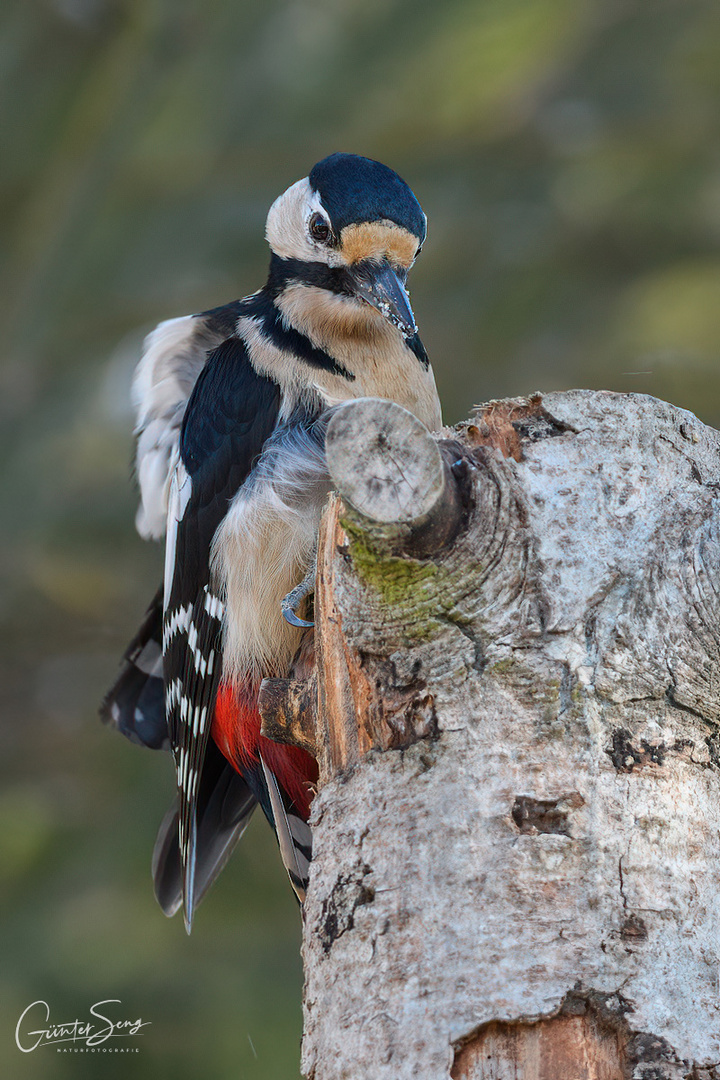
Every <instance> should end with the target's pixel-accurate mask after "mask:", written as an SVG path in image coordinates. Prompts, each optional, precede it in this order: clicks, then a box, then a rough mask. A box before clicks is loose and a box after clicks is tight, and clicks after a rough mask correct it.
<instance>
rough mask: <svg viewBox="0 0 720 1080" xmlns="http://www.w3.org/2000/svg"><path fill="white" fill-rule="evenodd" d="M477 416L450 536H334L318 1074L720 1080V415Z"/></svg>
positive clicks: (310, 951)
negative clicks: (416, 544) (704, 419)
mask: <svg viewBox="0 0 720 1080" xmlns="http://www.w3.org/2000/svg"><path fill="white" fill-rule="evenodd" d="M461 429H462V430H461V431H460V432H459V433H456V436H455V437H456V438H459V439H461V441H463V443H464V446H465V450H464V460H465V465H464V466H460V467H459V468H458V469H456V474H457V476H458V477H459V484H460V488H461V489H463V490H464V495H465V497H466V499H467V495H468V493H469V494H470V496H471V505H470V506H469V508H468V515H467V518H466V520H465V521H464V523H463V525H462V528H461V529H460V532H459V534H458V535H457V536H456V537H455V539H454V540H453V541H452V542H451V543H450V544H449V545H446V546H445V547H444V548H443V549H442V550H441V551H440V552H439V553H437V552H436V553H435V554H433V555H432V557H431V558H429V559H428V558H426V559H421V560H418V559H411V558H406V557H404V555H403V554H402V552H400V553H399V554H398V550H397V546H398V543H400V545H401V546H402V542H404V541H402V538H401V540H400V541H396V542H395V550H394V554H388V552H389V550H390V548H391V547H392V544H391V543H390V542H389V541H388V539H387V535H386V534H385V533H383V531H382V529H383V528H384V526H383V527H382V528H381V527H379V526H378V527H377V528H376V526H375V525H374V524H373V522H372V520H370V519H369V518H363V516H362V515H359V514H357V513H353V511H352V507H348V508H346V509H345V510H343V509H342V508H341V510H340V517H341V520H342V522H343V523H344V525H345V527H346V528H347V530H348V533H349V536H350V539H349V542H347V543H346V542H345V541H346V536H345V535H344V533H343V531H342V529H341V527H340V526H339V525H335V526H333V525H332V523H331V525H330V527H329V532H327V531H326V534H325V539H324V548H323V541H321V558H320V561H321V573H320V580H319V584H318V597H317V604H318V607H319V608H320V611H319V613H318V616H317V620H318V633H321V632H324V631H323V626H324V625H326V626H332V627H334V630H333V631H332V632H334V633H336V636H337V634H339V635H340V638H341V647H340V653H338V655H341V657H342V659H341V661H337V657H336V659H335V660H334V661H333V660H332V658H331V659H330V660H327V659H325V660H323V658H322V656H321V658H320V671H319V679H320V681H321V683H322V681H323V679H325V682H326V686H325V691H324V693H325V698H323V690H322V687H321V701H324V709H325V714H324V715H323V716H321V717H320V721H319V735H320V739H321V741H322V743H323V745H322V752H321V768H322V776H321V787H320V791H319V794H318V796H317V798H316V800H315V804H314V809H313V825H314V838H315V839H314V858H313V863H312V872H311V881H310V888H309V892H308V898H307V902H306V905H305V909H304V923H305V932H304V946H303V955H304V961H305V975H306V986H305V1002H304V1007H305V1034H304V1042H303V1071H304V1075H305V1076H306V1077H308V1078H310V1080H448V1078H449V1077H451V1076H452V1077H456V1078H459V1077H464V1078H468V1080H469V1078H473V1080H478V1078H486V1080H490V1078H492V1080H566V1078H567V1080H574V1078H581V1080H592V1078H598V1080H619V1078H620V1077H632V1078H635V1080H640V1078H642V1080H680V1078H688V1077H690V1078H692V1080H717V1078H720V1065H718V1063H719V1062H720V992H719V976H720V733H719V731H718V721H719V720H720V665H719V663H718V660H719V651H720V505H719V503H718V490H719V488H720V435H719V434H718V432H716V431H714V430H712V429H709V428H707V427H705V426H704V425H703V424H702V423H700V422H699V421H698V420H697V419H696V418H695V417H694V416H693V415H691V414H690V413H687V412H684V411H683V410H681V409H678V408H675V407H673V406H671V405H667V404H665V403H663V402H660V401H657V400H655V399H652V398H649V397H644V396H640V395H618V394H611V393H594V392H585V391H577V392H572V393H564V394H550V395H548V396H546V397H545V398H544V399H543V400H542V402H540V400H539V398H535V399H531V400H530V401H529V402H509V403H508V402H506V403H495V404H493V405H492V406H489V407H486V408H485V410H481V411H480V412H479V413H478V415H477V417H476V418H475V419H474V420H473V421H471V422H469V423H468V424H466V425H461ZM446 434H448V433H446ZM483 443H484V444H485V445H482V444H483ZM490 444H492V445H490ZM498 448H499V449H498ZM451 449H452V447H451ZM502 451H504V453H503V452H502ZM505 455H509V456H505ZM453 456H455V455H452V454H451V455H450V458H452V457H453ZM450 458H448V457H447V454H446V462H447V461H448V460H450ZM357 468H367V464H364V465H358V466H357ZM336 481H338V478H337V476H336ZM338 486H339V488H340V490H341V493H342V490H343V481H342V478H340V480H339V481H338ZM323 551H324V552H325V555H324V565H323ZM323 575H324V576H323ZM323 620H325V622H323ZM328 632H330V631H328ZM326 652H327V653H328V655H329V653H330V652H332V648H331V647H330V646H328V647H327V649H326ZM336 652H337V649H336ZM338 663H342V664H344V665H345V667H343V670H342V672H340V670H339V668H338ZM324 664H325V665H326V666H327V670H326V671H325V674H323V665H324ZM328 695H329V697H330V698H333V697H334V700H335V704H334V705H333V703H332V702H330V703H329V704H328ZM338 702H340V704H339V705H338ZM343 702H344V704H343ZM343 709H344V710H345V717H344V720H342V718H341V722H339V721H338V719H337V716H338V710H340V712H342V710H343ZM333 710H334V712H333ZM355 715H357V717H358V725H359V729H360V735H359V736H358V738H357V739H356V740H355V743H352V738H350V741H349V742H348V738H349V736H348V735H347V731H345V733H344V734H342V733H341V734H340V735H338V734H337V732H336V733H335V735H333V733H332V732H330V735H328V731H327V725H328V724H329V725H330V727H332V726H333V725H335V727H337V726H338V723H340V726H342V724H343V723H344V724H345V726H346V728H347V725H348V724H351V721H350V720H349V719H348V717H349V716H355ZM328 716H329V719H328ZM352 722H354V721H352ZM323 725H325V728H323ZM353 737H354V736H353ZM333 739H334V740H335V742H334V744H333V745H334V749H333V748H332V747H330V748H329V743H332V742H333ZM338 740H339V742H338ZM351 744H352V745H351ZM338 747H339V749H338ZM323 755H324V756H323Z"/></svg>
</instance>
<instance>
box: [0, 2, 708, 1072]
mask: <svg viewBox="0 0 720 1080" xmlns="http://www.w3.org/2000/svg"><path fill="white" fill-rule="evenodd" d="M0 86H1V87H2V91H1V93H0V102H1V105H0V107H1V110H2V142H1V144H0V170H1V171H2V178H1V181H0V191H1V193H2V208H1V210H0V213H1V215H2V218H1V220H2V234H3V242H2V246H1V250H0V274H1V276H2V282H1V287H0V312H1V315H0V317H1V318H2V335H1V336H2V344H3V350H2V352H3V362H2V373H1V378H0V414H1V415H2V435H1V450H0V452H1V454H2V466H1V470H2V471H1V483H2V491H1V505H2V508H3V512H2V522H1V524H0V529H1V530H2V531H1V533H0V548H1V562H0V578H1V581H2V594H1V598H0V616H1V619H2V630H1V633H2V650H1V653H0V656H1V657H2V666H3V672H2V678H1V679H0V693H1V694H2V699H3V704H2V710H3V711H2V726H1V728H0V739H1V740H2V743H1V746H2V754H1V757H0V760H1V766H0V767H1V768H2V773H3V789H2V794H0V890H1V891H0V902H1V904H2V920H3V921H2V942H1V953H0V991H1V993H0V1004H1V1011H0V1023H1V1035H0V1072H1V1074H2V1075H3V1076H7V1077H12V1078H19V1080H23V1078H26V1077H28V1078H35V1077H38V1078H40V1077H42V1078H43V1080H55V1078H58V1080H60V1078H65V1077H77V1076H80V1077H84V1076H88V1077H96V1076H108V1077H138V1078H145V1077H171V1076H172V1077H173V1078H176V1080H194V1078H196V1077H200V1076H202V1077H203V1078H207V1080H227V1078H240V1080H244V1078H248V1080H253V1078H256V1080H279V1078H282V1080H285V1078H292V1077H297V1075H298V1055H299V1039H300V1031H301V1015H300V993H301V968H300V962H299V957H298V949H299V942H300V920H299V915H298V911H297V909H296V906H295V904H294V902H293V899H292V897H291V895H290V891H289V889H288V888H287V886H286V884H285V881H284V880H283V873H282V871H281V869H280V866H279V860H278V857H277V855H276V851H275V847H274V843H273V841H272V839H271V836H270V833H269V830H268V829H267V827H266V826H265V825H264V823H263V822H262V821H260V820H259V819H258V820H257V821H256V822H255V823H254V824H253V827H252V829H251V832H250V835H249V836H248V837H247V838H246V840H245V842H244V843H243V844H242V847H241V849H239V850H238V852H237V854H236V856H235V858H234V860H233V862H232V865H231V866H230V867H229V868H228V870H227V871H226V872H225V873H224V875H223V876H222V879H221V881H220V882H219V883H218V885H217V887H216V888H215V889H214V890H213V893H212V894H211V896H210V897H209V898H208V900H207V901H206V903H205V904H204V905H203V907H202V908H201V909H200V912H199V914H198V917H197V920H196V926H195V929H194V932H193V935H192V938H191V939H188V938H187V937H186V935H185V933H184V930H183V927H182V924H181V923H180V922H179V921H178V920H177V919H176V920H172V921H168V920H166V919H165V918H164V917H163V916H162V915H161V913H160V911H159V909H157V908H156V906H155V903H154V900H153V898H152V892H151V885H150V878H149V859H150V852H151V849H152V844H153V840H154V835H155V831H156V828H157V825H158V822H159V820H160V818H161V816H162V813H163V812H164V810H165V808H166V805H167V804H168V803H169V801H170V798H171V794H172V775H171V768H170V761H169V759H166V758H165V757H163V756H158V755H153V754H151V753H150V752H143V751H141V750H138V749H136V748H134V747H132V746H130V745H129V744H127V743H126V742H124V740H122V739H121V738H119V737H118V736H116V735H114V733H112V732H110V731H107V730H105V729H103V728H102V727H101V726H100V724H99V722H98V721H97V718H96V706H97V702H98V700H99V699H100V697H101V695H102V693H103V691H104V689H105V687H106V685H107V684H108V682H109V681H110V680H111V679H112V678H113V675H114V672H115V668H116V662H117V658H118V655H119V653H120V652H121V650H122V648H123V647H124V645H125V643H126V640H127V639H128V637H129V636H130V635H131V633H132V632H133V630H134V628H135V624H136V622H137V621H138V618H139V616H140V614H141V612H142V610H143V608H144V604H145V602H146V601H147V600H148V599H149V597H150V595H151V593H152V591H153V590H154V587H155V585H156V583H157V581H158V579H159V573H160V561H161V553H160V550H159V549H158V548H156V547H153V546H152V545H147V544H143V543H142V542H141V541H140V540H139V539H138V538H137V537H136V535H135V534H134V531H133V514H134V503H135V496H134V493H133V489H132V484H131V481H130V474H129V462H130V455H131V434H130V432H131V415H130V411H129V406H128V388H129V382H130V377H131V372H132V368H133V365H134V363H135V360H136V358H137V355H138V349H139V346H140V342H141V340H142V336H143V334H144V333H145V332H147V330H149V329H150V328H151V327H152V326H153V325H154V323H156V322H157V321H158V320H160V319H163V318H168V317H170V316H173V315H178V314H183V313H187V312H192V311H198V310H201V309H203V308H206V307H210V306H214V305H216V304H220V303H224V302H225V301H228V300H230V299H233V298H235V297H237V296H240V295H242V294H244V293H247V292H250V291H252V290H254V289H255V288H257V287H258V286H259V285H260V284H261V283H262V282H263V280H264V274H265V268H266V263H267V251H266V248H265V245H264V241H263V224H264V218H265V214H266V212H267V209H268V206H269V205H270V203H271V201H272V200H273V198H274V197H275V196H276V195H277V194H278V193H279V192H280V191H281V190H283V189H284V188H285V187H286V186H287V185H288V184H290V183H291V182H293V181H294V180H296V179H298V178H299V177H301V176H303V175H306V174H307V172H308V170H309V168H310V167H311V166H312V165H313V163H314V162H315V161H316V160H317V159H319V158H321V157H323V156H324V155H326V154H327V153H330V152H332V151H334V150H351V151H355V152H359V153H362V154H367V155H369V156H371V157H376V158H379V159H381V160H383V161H385V162H387V163H388V164H390V165H392V166H393V167H395V168H396V169H397V170H398V171H399V172H400V173H401V174H402V175H403V176H404V177H405V178H406V179H407V180H408V181H409V182H410V184H411V185H412V186H413V188H414V189H415V191H416V193H417V194H418V196H419V198H420V200H421V202H422V204H423V206H424V208H425V210H426V211H427V214H428V217H429V221H430V232H429V240H428V243H427V245H426V248H425V250H424V252H423V255H422V258H421V260H420V262H419V264H418V266H417V267H416V269H415V270H414V271H413V275H412V279H411V285H412V291H413V301H414V306H415V310H416V314H417V317H418V321H419V323H420V327H421V331H422V334H423V337H424V339H425V342H426V345H427V347H428V351H429V352H430V355H431V357H432V358H433V361H434V364H435V368H436V372H437V377H438V383H439V386H440V391H441V396H442V398H443V401H444V403H445V409H446V417H447V419H448V420H449V421H450V422H454V421H456V420H458V419H460V418H462V417H464V416H465V415H466V414H467V413H468V411H469V409H470V407H471V406H472V404H473V403H474V402H477V401H481V400H484V399H487V398H490V397H498V396H502V395H507V394H523V393H526V392H529V391H533V390H535V389H541V390H549V389H557V388H563V387H575V386H582V387H608V388H612V389H615V390H622V391H627V390H637V391H644V392H648V393H652V394H655V395H658V396H661V397H665V398H668V399H670V400H673V401H674V402H676V403H677V404H680V405H683V406H685V407H687V408H690V409H692V410H694V411H696V412H697V413H698V414H699V415H700V417H701V418H702V419H703V420H705V421H707V422H709V423H712V424H720V377H719V375H718V352H719V349H720V344H719V343H720V250H719V242H720V138H719V134H720V110H719V108H718V105H719V92H720V6H718V4H717V0H705V2H701V0H604V2H596V3H593V2H591V0H587V2H583V0H443V2H442V3H439V2H436V3H430V2H427V0H263V2H258V0H234V2H233V0H203V2H200V0H3V4H2V7H1V8H0ZM39 998H42V999H45V1000H47V1001H48V1002H49V1003H50V1006H51V1010H52V1017H53V1019H55V1020H60V1019H69V1018H74V1017H75V1016H79V1017H83V1016H86V1015H87V1010H88V1008H89V1006H90V1005H91V1004H92V1003H93V1002H95V1001H99V1000H101V999H104V998H120V999H121V1000H122V1002H123V1006H124V1008H125V1007H126V1008H125V1012H124V1015H128V1016H137V1015H141V1016H142V1017H143V1019H145V1020H149V1021H151V1023H152V1026H151V1027H150V1028H147V1029H146V1032H147V1034H145V1035H144V1036H143V1037H142V1039H141V1045H142V1052H141V1053H140V1054H138V1055H135V1056H133V1057H132V1058H129V1057H123V1056H122V1055H119V1056H116V1057H115V1058H113V1057H111V1056H110V1057H105V1058H103V1059H102V1060H100V1059H98V1058H97V1057H95V1058H88V1059H81V1058H80V1057H79V1055H74V1056H68V1055H61V1054H57V1053H55V1052H53V1051H52V1050H49V1049H45V1050H37V1051H35V1052H34V1053H32V1054H27V1055H22V1054H20V1053H19V1052H18V1051H17V1049H16V1048H15V1045H14V1039H13V1032H14V1027H15V1023H16V1021H17V1018H18V1016H19V1014H20V1012H21V1011H22V1009H23V1008H25V1006H26V1005H28V1004H29V1003H30V1002H31V1001H34V1000H36V999H39Z"/></svg>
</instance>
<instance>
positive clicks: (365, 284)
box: [266, 154, 427, 338]
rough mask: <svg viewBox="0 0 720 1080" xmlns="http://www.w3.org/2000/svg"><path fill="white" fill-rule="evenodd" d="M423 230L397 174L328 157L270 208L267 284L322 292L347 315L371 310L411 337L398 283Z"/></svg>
mask: <svg viewBox="0 0 720 1080" xmlns="http://www.w3.org/2000/svg"><path fill="white" fill-rule="evenodd" d="M426 231H427V222H426V218H425V214H424V213H423V211H422V208H421V206H420V203H419V202H418V201H417V199H416V198H415V196H414V195H413V193H412V191H411V190H410V188H409V187H408V185H407V184H406V183H405V181H404V180H402V179H401V178H400V177H399V176H398V174H397V173H396V172H393V170H392V169H389V168H388V167H387V165H382V164H381V163H380V162H379V161H372V160H370V159H369V158H365V157H359V156H358V155H356V154H332V155H331V156H330V157H327V158H324V159H323V160H322V161H320V162H319V163H318V164H317V165H316V166H315V167H314V169H313V170H312V172H311V173H310V175H309V176H307V177H305V178H304V179H303V180H298V182H297V183H296V184H293V185H292V187H290V188H288V190H287V191H285V192H284V193H283V194H282V195H281V196H280V197H279V198H278V199H276V200H275V202H274V203H273V205H272V206H271V208H270V212H269V214H268V219H267V227H266V236H267V240H268V243H269V244H270V247H271V249H272V251H273V254H274V256H275V258H274V259H273V265H272V267H271V279H270V285H271V287H272V285H273V280H274V282H275V288H276V289H277V291H278V292H279V291H280V289H281V288H282V289H286V288H287V287H288V286H300V287H305V288H309V289H313V290H317V289H321V290H324V291H325V292H326V293H329V294H332V296H333V297H334V298H336V300H337V301H338V302H339V301H342V303H343V305H344V306H345V309H346V310H347V306H348V305H350V308H352V307H353V306H354V307H360V306H362V308H363V317H365V313H367V312H368V310H369V309H368V307H367V305H370V308H372V309H374V312H373V314H374V313H376V312H377V313H379V314H380V315H381V316H382V317H383V318H385V319H387V320H388V321H389V322H391V323H392V324H393V325H394V326H396V327H397V328H398V330H400V332H401V333H402V334H403V335H404V337H405V338H412V337H413V336H414V335H415V334H416V333H417V327H416V325H415V318H414V316H413V312H412V308H411V307H410V300H409V297H408V294H407V291H406V288H405V281H406V278H407V274H408V271H409V269H410V267H411V266H412V264H413V262H414V261H415V259H416V257H417V255H418V252H419V251H420V248H421V247H422V244H423V241H424V240H425V235H426ZM295 292H297V289H296V290H295ZM348 314H350V312H349V311H348ZM374 317H377V315H375V314H374Z"/></svg>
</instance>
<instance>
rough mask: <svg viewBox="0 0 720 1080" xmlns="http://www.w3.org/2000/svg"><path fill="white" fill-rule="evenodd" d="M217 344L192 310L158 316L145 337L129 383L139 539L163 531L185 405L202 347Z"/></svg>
mask: <svg viewBox="0 0 720 1080" xmlns="http://www.w3.org/2000/svg"><path fill="white" fill-rule="evenodd" d="M217 344H219V341H217V340H213V336H212V335H209V334H208V333H207V329H206V327H205V324H204V321H203V320H202V319H199V318H198V317H197V316H195V315H183V316H182V317H181V318H179V319H168V320H167V321H166V322H161V323H160V325H159V326H158V327H156V328H155V330H153V332H152V333H151V334H148V336H147V337H146V339H145V345H144V348H143V355H142V357H141V359H140V363H139V364H138V366H137V369H136V371H135V377H134V379H133V386H132V401H133V406H134V408H135V415H136V423H135V434H136V436H137V452H136V457H135V464H136V468H137V476H138V482H139V484H140V507H139V509H138V512H137V516H136V519H135V524H136V526H137V530H138V532H139V533H140V535H141V536H143V537H145V539H148V540H150V539H153V540H159V539H160V538H161V537H162V536H163V534H164V532H165V522H166V519H167V507H168V491H169V486H170V477H171V476H172V473H173V470H174V468H175V465H176V464H177V460H178V451H179V440H180V428H181V426H182V421H183V416H184V415H185V408H186V406H187V402H188V398H189V397H190V394H191V392H192V388H193V386H194V385H195V382H196V381H197V377H198V375H199V374H200V372H201V371H202V369H203V367H204V365H205V361H206V360H207V357H208V352H209V351H210V350H211V349H212V348H214V347H215V346H216V345H217Z"/></svg>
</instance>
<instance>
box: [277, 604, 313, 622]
mask: <svg viewBox="0 0 720 1080" xmlns="http://www.w3.org/2000/svg"><path fill="white" fill-rule="evenodd" d="M282 613H283V618H284V619H285V622H289V623H290V625H291V626H314V625H315V623H314V622H308V621H307V620H306V619H301V618H300V617H299V616H298V615H296V614H295V612H294V611H291V610H290V608H283V609H282Z"/></svg>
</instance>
